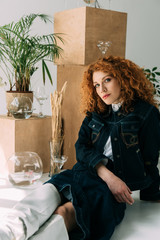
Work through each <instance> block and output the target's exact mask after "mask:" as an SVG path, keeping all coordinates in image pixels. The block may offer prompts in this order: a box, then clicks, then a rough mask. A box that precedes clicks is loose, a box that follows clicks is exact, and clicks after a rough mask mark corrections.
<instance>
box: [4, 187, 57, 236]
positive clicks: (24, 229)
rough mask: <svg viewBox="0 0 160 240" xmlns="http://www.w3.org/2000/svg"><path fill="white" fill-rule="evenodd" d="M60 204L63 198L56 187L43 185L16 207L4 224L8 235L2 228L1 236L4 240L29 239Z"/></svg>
mask: <svg viewBox="0 0 160 240" xmlns="http://www.w3.org/2000/svg"><path fill="white" fill-rule="evenodd" d="M60 204H61V197H60V194H59V192H58V191H57V189H56V188H55V187H54V185H52V184H49V183H47V184H45V185H42V186H41V187H39V188H37V189H36V190H34V191H33V192H32V193H31V194H29V195H28V196H26V197H25V198H24V199H22V200H21V201H20V202H18V203H17V204H16V205H15V207H14V209H13V210H11V213H10V214H9V215H8V216H6V218H5V220H4V223H3V226H5V231H6V233H5V232H4V231H3V228H2V227H1V226H2V225H1V226H0V236H1V234H2V236H3V238H2V239H4V240H11V239H16V240H25V239H28V238H29V237H30V236H32V235H33V234H34V233H35V232H36V231H37V230H38V229H39V227H40V226H41V225H42V224H43V223H44V222H46V220H47V219H48V218H49V217H50V216H51V215H52V214H53V212H54V211H55V209H56V208H57V207H58V206H59V205H60Z"/></svg>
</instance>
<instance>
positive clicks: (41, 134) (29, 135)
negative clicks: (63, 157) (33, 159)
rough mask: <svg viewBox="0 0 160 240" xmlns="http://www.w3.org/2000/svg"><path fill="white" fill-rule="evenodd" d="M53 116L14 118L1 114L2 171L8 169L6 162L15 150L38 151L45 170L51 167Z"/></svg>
mask: <svg viewBox="0 0 160 240" xmlns="http://www.w3.org/2000/svg"><path fill="white" fill-rule="evenodd" d="M50 140H51V117H50V116H47V117H45V118H37V117H31V118H29V119H14V118H13V117H7V116H0V164H1V167H0V173H1V174H3V173H4V172H5V171H6V169H7V168H6V167H7V165H6V162H7V160H8V158H9V157H10V156H11V155H12V154H13V153H14V152H23V151H31V152H36V153H38V155H39V156H40V157H41V159H42V162H43V170H44V172H49V168H50V147H49V141H50Z"/></svg>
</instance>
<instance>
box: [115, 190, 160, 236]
mask: <svg viewBox="0 0 160 240" xmlns="http://www.w3.org/2000/svg"><path fill="white" fill-rule="evenodd" d="M133 198H134V200H135V202H134V204H133V205H132V206H129V205H127V209H126V214H125V217H124V219H123V221H122V223H121V224H120V225H118V226H117V227H116V229H115V232H114V234H113V236H112V238H111V240H160V203H155V202H147V201H140V200H139V191H135V192H133Z"/></svg>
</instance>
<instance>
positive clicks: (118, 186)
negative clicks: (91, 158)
mask: <svg viewBox="0 0 160 240" xmlns="http://www.w3.org/2000/svg"><path fill="white" fill-rule="evenodd" d="M96 169H97V174H98V176H99V177H100V178H102V180H103V181H105V182H106V184H107V185H108V187H109V189H110V191H111V192H112V194H113V195H114V197H115V199H116V200H117V202H119V203H121V202H125V203H128V204H130V205H132V204H133V203H134V199H133V198H132V196H131V194H132V192H131V190H130V189H129V187H128V186H127V185H126V184H125V182H123V181H122V180H121V179H120V178H119V177H117V176H115V175H114V174H113V173H112V172H111V171H109V170H108V169H107V168H106V167H105V166H104V165H103V164H101V163H99V164H97V166H96Z"/></svg>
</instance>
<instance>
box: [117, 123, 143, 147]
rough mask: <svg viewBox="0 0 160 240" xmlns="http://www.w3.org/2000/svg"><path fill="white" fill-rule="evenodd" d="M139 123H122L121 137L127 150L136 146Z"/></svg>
mask: <svg viewBox="0 0 160 240" xmlns="http://www.w3.org/2000/svg"><path fill="white" fill-rule="evenodd" d="M138 130H139V122H136V121H134V122H122V123H121V137H122V140H123V142H124V144H125V145H126V147H127V148H129V147H133V146H135V145H137V144H138Z"/></svg>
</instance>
